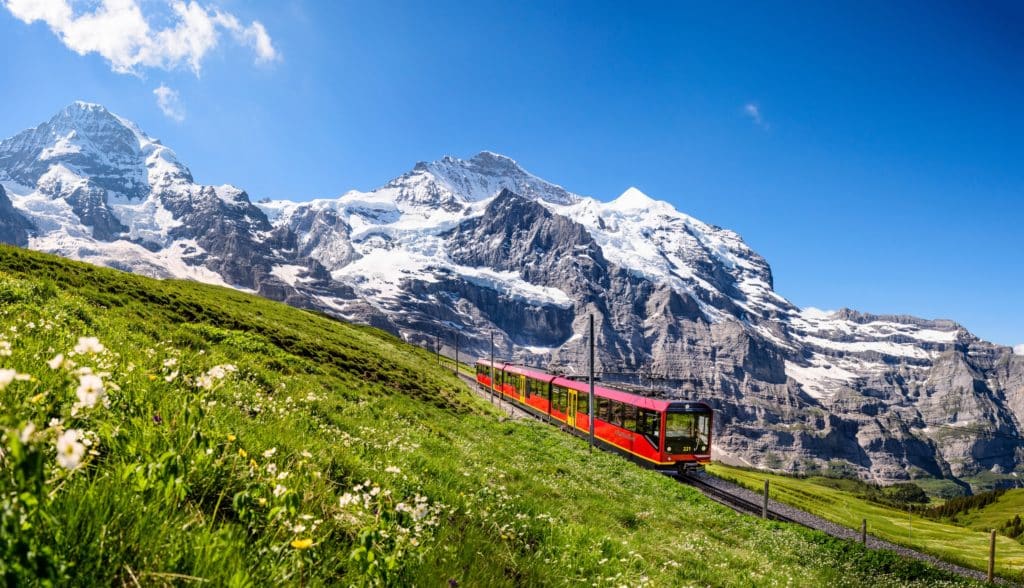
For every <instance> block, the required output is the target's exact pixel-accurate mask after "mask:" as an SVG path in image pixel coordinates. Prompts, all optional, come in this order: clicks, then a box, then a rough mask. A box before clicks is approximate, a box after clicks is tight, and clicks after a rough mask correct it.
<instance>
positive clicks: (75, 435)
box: [57, 429, 85, 470]
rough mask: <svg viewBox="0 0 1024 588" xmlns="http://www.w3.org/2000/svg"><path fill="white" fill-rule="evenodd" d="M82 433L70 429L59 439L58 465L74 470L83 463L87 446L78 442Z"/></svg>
mask: <svg viewBox="0 0 1024 588" xmlns="http://www.w3.org/2000/svg"><path fill="white" fill-rule="evenodd" d="M80 436H81V431H79V430H78V429H69V430H67V431H65V432H64V433H63V434H61V436H60V437H57V463H59V464H60V465H61V467H63V468H64V469H67V470H73V469H75V468H77V467H78V465H79V464H80V463H82V457H84V456H85V445H82V444H81V443H79V442H78V439H79V437H80Z"/></svg>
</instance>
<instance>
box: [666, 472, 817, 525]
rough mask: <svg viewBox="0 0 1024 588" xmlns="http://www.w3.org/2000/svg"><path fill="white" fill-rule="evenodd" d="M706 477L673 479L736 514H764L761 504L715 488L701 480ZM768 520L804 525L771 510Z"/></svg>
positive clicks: (690, 475)
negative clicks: (698, 491)
mask: <svg viewBox="0 0 1024 588" xmlns="http://www.w3.org/2000/svg"><path fill="white" fill-rule="evenodd" d="M707 475H708V474H705V473H703V472H687V473H683V474H679V475H677V476H674V477H675V478H676V479H677V480H679V481H680V482H682V483H683V484H688V485H690V486H693V487H694V488H696V489H697V490H700V491H701V493H702V494H704V495H705V496H707V497H708V498H710V499H711V500H714V501H715V502H718V503H719V504H724V505H725V506H728V507H730V508H732V509H733V510H735V511H736V512H739V513H742V514H748V515H753V516H758V517H759V516H761V515H762V514H764V503H763V502H761V503H758V502H754V501H751V500H748V499H746V498H744V497H742V496H739V495H737V494H736V493H733V492H729V491H728V490H725V489H723V488H720V487H718V486H715V485H714V484H711V483H709V482H708V481H706V480H704V479H702V477H703V476H707ZM768 518H769V519H771V520H773V521H780V522H783V523H796V524H798V525H802V524H804V523H802V522H800V521H797V520H795V519H793V518H790V517H788V516H786V515H784V514H782V513H779V512H776V511H774V510H772V509H771V508H769V509H768Z"/></svg>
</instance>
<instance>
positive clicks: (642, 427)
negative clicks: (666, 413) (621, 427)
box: [636, 408, 661, 447]
mask: <svg viewBox="0 0 1024 588" xmlns="http://www.w3.org/2000/svg"><path fill="white" fill-rule="evenodd" d="M636 428H637V431H636V432H637V433H640V434H641V435H643V436H644V437H646V438H647V440H648V441H650V442H651V444H652V445H654V446H655V447H658V446H659V445H660V443H659V436H660V434H661V413H659V412H655V411H653V410H647V409H644V408H641V409H640V411H639V413H638V415H637V422H636Z"/></svg>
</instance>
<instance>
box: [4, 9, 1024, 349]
mask: <svg viewBox="0 0 1024 588" xmlns="http://www.w3.org/2000/svg"><path fill="white" fill-rule="evenodd" d="M48 1H49V4H62V3H63V2H64V0H48ZM125 1H127V2H128V3H130V4H134V2H132V1H131V0H122V2H125ZM22 2H23V0H0V4H3V5H5V6H6V7H7V10H4V9H0V72H3V76H2V78H0V84H2V88H3V96H4V99H3V108H0V136H9V135H11V134H14V133H15V132H17V131H19V130H21V129H22V128H25V127H29V126H34V125H35V124H37V123H38V122H41V121H43V120H45V119H47V118H49V116H51V115H52V114H53V113H54V112H56V111H57V110H58V109H60V108H61V107H62V106H64V105H66V104H67V103H69V102H71V101H72V100H76V99H83V100H89V101H94V102H100V103H102V104H105V105H106V106H107V107H108V108H110V109H111V110H113V111H114V112H117V113H119V114H122V115H124V116H126V117H128V118H130V119H132V120H135V121H136V122H138V123H139V124H140V125H141V126H142V127H143V129H145V130H146V131H147V132H148V133H149V134H151V135H154V136H157V137H160V138H161V139H162V140H163V141H164V143H165V144H167V145H169V146H171V147H172V148H174V149H175V150H176V151H177V153H178V155H179V157H180V158H181V159H182V160H183V161H184V162H186V163H187V164H188V165H189V167H190V168H191V169H192V171H193V173H194V175H195V176H196V178H197V180H198V181H201V182H205V183H222V182H230V183H233V184H235V185H238V186H240V187H242V188H244V189H246V190H247V191H248V192H249V193H250V195H251V196H252V197H253V198H254V199H258V198H262V197H274V198H278V197H285V198H292V199H299V200H304V199H309V198H313V197H323V196H331V195H336V194H340V193H342V192H344V191H346V190H348V189H350V188H360V189H368V188H372V187H376V186H378V185H380V184H382V183H384V182H386V181H387V180H388V179H390V178H392V177H394V176H397V175H399V174H400V173H402V172H403V171H405V170H407V169H409V168H411V167H412V165H413V164H414V163H415V162H416V161H420V160H433V159H437V158H439V157H441V156H443V155H446V154H452V155H457V156H463V157H465V156H470V155H472V154H474V153H476V152H478V151H480V150H483V149H489V150H493V151H497V152H500V153H504V154H506V155H508V156H510V157H512V158H514V159H516V160H518V161H519V162H520V163H521V164H522V165H523V166H524V167H526V168H527V169H529V170H530V171H532V172H534V173H535V174H537V175H539V176H541V177H544V178H546V179H549V180H551V181H554V182H557V183H560V184H562V185H564V186H566V187H567V188H569V189H570V190H572V191H575V192H578V193H582V194H587V195H592V196H595V197H598V198H601V199H604V200H608V199H611V198H613V197H615V196H616V195H618V194H619V193H620V192H622V191H623V190H624V189H625V188H627V187H629V186H637V187H638V188H640V189H642V190H643V191H645V192H646V193H648V194H649V195H651V196H653V197H655V198H658V199H663V200H668V201H670V202H672V203H673V204H674V205H675V206H676V207H677V208H679V209H680V210H683V211H685V212H687V213H689V214H692V215H694V216H696V217H698V218H700V219H702V220H705V221H707V222H711V223H714V224H717V225H720V226H725V227H728V228H731V229H734V230H736V231H737V232H739V233H740V234H741V235H743V237H744V238H745V239H746V241H747V242H748V243H749V244H750V245H751V246H752V247H753V248H754V249H755V250H757V251H758V252H760V253H761V254H762V255H764V256H765V257H766V258H767V259H768V261H769V262H770V263H771V264H772V267H773V269H774V272H775V278H776V290H777V291H779V292H780V293H781V294H783V295H784V296H787V297H788V298H790V299H791V300H793V301H794V302H795V303H797V304H799V305H802V306H817V307H819V308H839V307H843V306H846V307H852V308H856V309H858V310H863V311H868V312H877V313H906V314H914V315H918V316H923V317H948V318H953V319H955V320H957V321H959V322H961V323H962V324H964V325H965V326H967V327H968V328H970V329H971V330H972V331H974V332H975V333H976V334H978V335H979V336H982V337H984V338H987V339H990V340H993V341H996V342H998V343H1003V344H1017V343H1024V303H1022V300H1024V297H1022V293H1024V230H1022V225H1024V106H1022V105H1024V67H1022V58H1024V34H1022V33H1021V31H1022V30H1024V8H1022V6H1024V5H1021V4H1019V3H1011V2H1006V3H1002V2H987V3H948V5H946V4H943V3H938V2H920V3H915V2H904V3H899V6H893V5H892V4H895V3H888V2H877V3H862V2H861V3H852V2H851V3H848V4H846V5H845V6H839V7H836V6H829V7H827V8H826V7H825V6H824V4H825V3H819V2H808V3H806V4H800V3H785V4H783V3H778V4H775V3H767V2H765V3H762V2H758V3H749V4H741V3H728V4H726V3H683V2H680V3H670V2H658V3H650V4H643V3H599V2H580V3H572V2H568V1H565V2H554V3H552V2H535V3H534V2H472V3H470V2H466V3H454V2H445V1H432V2H388V3H384V2H312V1H294V2H286V1H273V2H270V1H265V2H262V1H261V2H241V1H231V0H228V1H224V2H220V3H218V4H216V5H214V4H210V3H207V2H205V1H200V2H198V4H194V5H184V6H185V8H189V7H191V8H192V9H194V10H197V11H202V14H205V15H206V17H207V19H208V20H209V21H210V22H212V23H214V24H213V25H211V26H212V27H213V28H212V29H211V30H212V31H213V32H214V34H215V38H216V40H217V42H216V45H215V46H212V45H209V44H207V45H201V43H200V41H202V39H200V41H196V39H197V38H198V37H197V36H196V35H183V36H182V39H185V40H191V41H192V44H191V45H189V47H188V48H187V51H185V52H184V53H183V52H182V51H181V50H179V49H180V47H178V46H175V45H173V43H171V44H168V43H165V44H164V45H161V46H160V47H159V49H160V50H162V51H163V53H157V54H156V55H157V56H156V57H154V56H153V55H154V52H153V51H149V52H148V53H145V56H144V57H140V55H143V52H135V53H130V52H129V53H126V52H125V51H124V48H123V47H120V48H119V47H113V48H112V47H110V46H109V44H108V45H104V44H103V43H104V41H103V40H104V39H108V38H109V36H100V37H96V38H90V37H88V36H87V35H86V36H85V37H84V38H82V35H81V34H78V33H73V32H70V31H72V29H70V28H69V29H66V30H65V29H62V30H65V33H64V42H62V40H61V39H60V38H58V36H57V35H55V34H54V33H53V32H52V31H51V29H50V27H48V26H47V25H46V24H44V23H43V22H40V21H36V22H34V23H32V24H27V23H26V22H24V21H25V20H31V19H29V18H27V17H26V16H25V12H24V11H25V10H27V9H26V8H24V5H22ZM94 4H95V3H94ZM829 4H833V3H829ZM87 9H88V10H91V9H92V5H89V4H88V3H87V4H86V5H82V6H78V7H77V8H76V10H77V13H76V14H78V13H81V12H82V11H83V10H87ZM138 9H139V13H140V14H141V15H142V16H143V17H144V18H145V20H146V21H147V22H148V24H149V26H150V29H149V31H150V32H153V31H155V30H158V29H160V28H166V27H168V26H171V27H173V26H174V25H175V23H176V16H175V13H174V12H173V6H172V5H171V4H170V3H168V2H165V1H164V0H141V1H140V2H139V3H138ZM17 15H20V16H21V18H18V17H17ZM225 15H227V16H230V17H231V18H234V21H231V20H230V18H227V16H225ZM48 18H50V19H51V20H50V21H48V22H57V21H56V20H55V19H56V18H57V17H52V16H51V17H48ZM255 23H259V24H261V25H262V27H263V29H264V30H265V37H261V35H260V34H259V31H258V29H257V28H255V26H254V25H255ZM118 26H121V27H122V29H121V32H124V25H118ZM76 34H77V35H78V36H77V37H76V36H75V35H76ZM97 39H99V40H97ZM136 40H138V39H136ZM180 40H181V39H179V41H180ZM207 40H208V39H207ZM146 42H148V41H146ZM261 42H262V43H263V44H260V43H261ZM90 43H92V44H91V45H90ZM197 43H200V45H199V46H198V48H197ZM143 45H144V46H145V47H146V48H147V49H150V50H151V49H153V46H150V45H145V43H143ZM72 49H77V50H78V51H79V52H81V53H84V55H80V54H78V53H76V52H75V51H73V50H72ZM160 86H163V87H166V88H167V89H168V91H170V92H172V93H176V96H177V103H176V104H172V105H171V109H170V110H169V112H170V114H171V116H168V115H166V114H165V113H164V112H162V110H161V109H160V108H159V107H158V104H157V97H156V96H155V95H154V90H155V89H157V88H158V87H160ZM754 108H756V115H755V113H754V112H753V109H754Z"/></svg>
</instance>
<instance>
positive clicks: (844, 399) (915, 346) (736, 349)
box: [0, 103, 1024, 480]
mask: <svg viewBox="0 0 1024 588" xmlns="http://www.w3.org/2000/svg"><path fill="white" fill-rule="evenodd" d="M143 174H144V177H145V185H142V178H143ZM0 186H6V187H7V188H8V190H7V192H8V193H9V194H8V195H9V196H10V197H9V199H8V201H9V202H10V207H7V208H5V207H4V196H3V195H0V238H2V239H3V240H7V239H6V238H5V236H7V235H10V236H11V238H12V239H14V238H15V237H17V236H18V235H23V238H22V242H21V243H19V244H21V245H23V246H28V247H29V248H33V249H39V250H43V251H48V252H51V253H57V254H60V255H64V256H66V257H72V258H76V259H82V260H85V261H91V262H93V263H98V264H100V265H109V266H112V267H117V268H119V269H126V270H129V271H136V272H140V273H144V274H147V275H152V276H156V277H184V278H189V279H195V280H199V281H204V282H212V283H217V284H221V285H230V286H232V287H235V288H239V289H242V290H246V291H251V292H256V293H259V294H261V295H264V296H267V297H269V298H273V299H277V300H282V301H285V302H288V303H290V304H293V305H296V306H300V307H305V308H315V309H318V310H322V311H324V312H327V313H330V314H333V315H335V316H338V317H340V318H344V319H347V320H353V321H357V322H363V323H367V324H371V325H374V326H378V327H381V328H384V329H386V330H389V331H391V332H393V333H396V334H400V335H401V336H402V337H403V338H405V339H406V340H407V341H410V342H414V343H418V344H421V345H433V344H434V342H435V341H436V339H437V338H438V337H440V336H443V339H444V341H443V342H444V345H445V347H446V349H447V350H449V351H451V350H452V348H453V347H454V345H455V341H454V336H455V335H456V334H458V336H459V337H460V339H461V340H460V342H459V343H460V346H461V348H462V349H463V350H465V351H470V352H477V353H481V352H484V351H485V350H487V349H488V348H489V335H488V332H489V331H493V332H494V334H495V345H496V353H497V354H498V355H500V356H502V357H509V358H513V359H515V360H516V361H521V362H524V363H530V364H533V365H540V366H544V367H549V368H552V369H558V370H562V371H571V370H573V369H577V370H578V369H581V368H582V366H583V365H584V357H585V349H584V347H585V342H584V341H583V338H582V337H581V334H582V333H583V332H584V331H585V330H586V328H585V323H586V320H587V316H588V315H590V314H594V315H595V319H596V320H595V322H596V327H597V330H598V340H599V348H600V350H599V353H598V357H597V360H598V362H599V366H598V367H599V369H600V370H601V371H602V372H603V373H604V374H606V376H607V377H609V378H611V377H620V379H623V380H630V379H636V378H637V375H638V374H644V373H645V374H648V375H649V376H657V377H660V378H661V380H660V381H661V382H663V384H664V387H665V388H667V389H669V390H670V392H671V393H672V394H677V395H691V396H693V395H703V396H704V397H708V398H709V399H710V400H711V401H712V402H714V403H715V404H716V408H718V409H719V412H720V414H721V415H722V418H721V419H720V423H719V425H718V426H719V429H718V432H719V433H720V437H719V439H720V444H719V446H718V454H717V457H719V458H720V459H724V460H727V461H731V462H733V463H740V464H745V465H758V466H762V467H773V468H775V469H783V470H787V471H802V472H808V471H814V470H815V469H820V468H822V467H827V466H828V464H829V463H830V462H831V461H833V460H834V459H841V460H845V461H846V462H847V463H849V464H850V466H851V467H852V468H853V469H854V470H855V471H856V473H858V475H860V476H861V477H865V478H871V479H880V480H889V479H902V478H906V477H907V476H909V475H914V472H924V473H928V474H930V475H935V476H949V477H959V478H970V477H972V476H977V475H980V474H981V473H982V472H986V471H987V472H989V473H994V474H996V475H999V476H1004V475H1005V476H1009V475H1010V473H1011V472H1012V471H1013V470H1015V469H1016V468H1018V467H1019V466H1020V465H1021V463H1022V462H1024V459H1022V458H1024V455H1022V454H1021V452H1020V451H1018V448H1017V447H1016V446H1014V445H1013V444H1012V442H1011V441H1010V440H1008V439H1006V438H1005V437H1006V435H1009V434H1012V435H1019V434H1020V431H1021V425H1020V423H1021V422H1022V421H1024V357H1021V356H1019V355H1015V354H1014V352H1013V350H1012V349H1011V348H1009V347H1005V346H998V345H994V344H991V343H987V342H984V341H981V340H980V339H978V338H977V337H974V336H973V335H972V334H970V333H969V332H968V331H967V330H966V329H964V328H963V327H961V326H960V325H958V324H956V323H955V322H953V321H949V320H946V319H937V320H927V319H918V318H915V317H910V316H905V315H874V314H870V313H861V312H858V311H854V310H850V309H841V310H839V311H836V312H834V313H829V314H826V313H824V312H822V311H819V310H817V309H813V308H808V309H800V308H798V307H797V306H796V305H794V304H792V303H791V302H790V301H788V300H787V299H786V298H785V297H783V296H781V295H779V294H778V293H776V292H775V291H774V280H773V276H772V272H771V266H770V265H769V264H768V262H767V260H765V259H764V258H763V257H761V256H760V255H759V254H757V253H756V251H754V250H753V249H752V248H750V247H749V246H748V245H747V244H746V243H745V242H744V241H743V239H742V237H740V236H739V235H738V234H737V233H735V232H733V231H730V230H728V229H723V228H720V227H716V226H713V225H710V224H707V223H704V222H702V221H700V220H699V219H696V218H693V217H691V216H689V215H687V214H685V213H682V212H680V211H678V210H676V209H675V208H674V207H673V206H671V205H670V204H669V203H667V202H663V201H657V200H655V199H653V198H651V197H650V196H647V195H646V194H644V193H643V192H641V191H640V190H638V189H636V188H632V187H631V188H628V189H627V190H625V191H624V192H623V193H622V194H621V195H620V196H619V197H618V198H616V199H614V200H612V201H610V202H602V201H599V200H596V199H594V198H590V197H586V196H581V195H578V194H574V193H572V192H570V191H568V190H567V189H565V188H563V187H562V186H560V185H557V184H554V183H551V182H548V181H546V180H543V179H541V178H538V177H537V176H534V175H533V174H531V173H529V172H528V171H526V170H524V169H522V168H521V167H520V166H519V165H518V164H517V163H516V162H515V161H514V160H513V159H511V158H508V157H505V156H503V155H499V154H496V153H493V152H488V151H483V152H481V153H479V154H477V155H476V156H474V157H471V158H469V159H466V160H463V159H459V158H455V157H451V156H446V157H444V158H442V159H440V160H437V161H434V162H419V163H417V164H416V165H415V166H414V167H413V168H412V169H411V170H410V171H408V172H406V173H404V174H401V175H400V176H398V177H396V178H395V179H393V180H391V181H389V182H386V183H385V184H384V185H382V186H381V187H379V188H376V189H374V190H370V191H366V192H361V191H356V190H352V191H349V192H346V193H344V194H342V195H341V196H339V197H337V198H333V199H319V200H313V201H308V202H292V201H282V200H269V201H268V200H263V201H260V202H256V203H253V202H251V201H250V198H249V196H248V194H247V193H246V192H245V191H244V190H241V189H239V188H236V187H234V186H231V185H220V186H208V185H201V184H197V183H195V182H194V179H193V177H192V175H191V172H189V170H188V168H187V167H186V166H184V165H183V164H182V163H180V162H179V161H178V159H177V156H176V155H175V154H174V152H173V150H171V149H170V148H168V147H166V146H163V145H162V144H160V143H159V141H158V140H156V139H153V138H151V137H149V136H148V135H146V134H145V133H144V132H143V131H141V130H140V129H138V127H137V126H136V125H134V123H131V122H130V121H127V120H125V119H123V118H121V117H118V116H117V115H114V114H112V113H110V112H109V111H107V110H106V109H105V108H103V107H102V106H99V105H90V104H88V103H75V104H72V105H70V106H69V107H67V108H65V109H64V110H62V111H61V112H60V113H58V114H57V115H55V116H54V117H53V118H51V119H50V121H47V122H45V123H42V124H41V125H39V126H37V127H35V128H33V129H28V130H26V131H22V132H21V133H19V134H17V135H15V136H14V137H12V138H9V139H6V140H4V141H2V142H0ZM19 218H20V219H21V220H18V219H19ZM5 223H6V224H5ZM5 227H10V228H9V229H5ZM5 230H6V231H7V232H5ZM8 242H13V241H8ZM616 374H617V376H616ZM627 383H628V382H627ZM950 407H956V408H955V410H951V409H950ZM822 412H823V413H824V415H825V416H823V415H822V414H819V413H822ZM935 426H959V427H961V429H962V430H961V431H960V432H961V433H964V434H961V435H959V436H955V435H954V436H952V437H955V439H952V440H951V436H950V435H948V434H946V433H943V434H942V435H939V434H938V433H937V432H936V431H937V430H938V429H933V428H932V427H935ZM965 427H967V428H965ZM979 427H981V428H983V432H981V433H979V431H982V429H981V428H979ZM993 448H998V450H999V451H1000V452H1001V453H1000V454H999V455H1005V454H1009V455H1010V457H1003V458H992V459H987V458H985V459H979V460H974V459H965V458H964V457H963V456H964V455H972V454H974V455H979V456H986V455H988V454H993V455H996V454H997V453H996V452H995V450H993ZM772 454H775V456H774V457H773V455H772Z"/></svg>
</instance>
